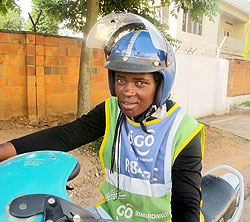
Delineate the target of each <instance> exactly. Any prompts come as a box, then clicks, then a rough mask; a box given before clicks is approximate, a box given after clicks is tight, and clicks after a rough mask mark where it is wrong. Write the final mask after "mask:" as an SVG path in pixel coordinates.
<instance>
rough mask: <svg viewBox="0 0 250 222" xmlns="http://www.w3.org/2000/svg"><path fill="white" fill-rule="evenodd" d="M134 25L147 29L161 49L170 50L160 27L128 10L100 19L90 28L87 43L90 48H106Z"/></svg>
mask: <svg viewBox="0 0 250 222" xmlns="http://www.w3.org/2000/svg"><path fill="white" fill-rule="evenodd" d="M133 27H137V28H138V27H139V28H142V29H147V30H148V32H149V34H150V37H151V39H152V42H153V45H154V47H155V48H157V49H159V50H163V51H164V52H166V53H167V52H168V47H167V44H166V41H165V38H164V36H163V35H162V34H161V32H160V31H159V29H158V28H157V27H156V26H155V25H154V24H152V23H151V22H149V21H148V20H147V19H145V18H143V17H141V16H139V15H135V14H132V13H127V12H118V13H111V14H109V15H107V16H104V17H103V18H102V19H100V20H99V21H98V22H97V23H96V24H95V25H94V26H93V27H92V28H91V30H90V32H89V34H88V36H87V39H86V45H87V47H89V48H97V49H105V48H106V47H107V48H108V51H109V46H110V45H112V44H113V43H114V41H115V39H116V37H117V36H118V35H119V34H120V33H121V32H124V31H126V30H128V29H131V28H133Z"/></svg>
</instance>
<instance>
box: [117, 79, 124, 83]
mask: <svg viewBox="0 0 250 222" xmlns="http://www.w3.org/2000/svg"><path fill="white" fill-rule="evenodd" d="M116 81H117V82H118V83H123V82H124V81H123V80H122V79H117V80H116Z"/></svg>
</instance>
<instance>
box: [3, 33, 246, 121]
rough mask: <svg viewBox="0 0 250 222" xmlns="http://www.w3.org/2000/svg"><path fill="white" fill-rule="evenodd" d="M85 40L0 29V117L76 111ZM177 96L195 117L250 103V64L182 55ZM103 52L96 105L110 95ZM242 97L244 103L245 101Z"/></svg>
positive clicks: (97, 56) (95, 81) (97, 65)
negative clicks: (232, 105) (80, 66)
mask: <svg viewBox="0 0 250 222" xmlns="http://www.w3.org/2000/svg"><path fill="white" fill-rule="evenodd" d="M80 51H81V39H80V38H69V37H60V36H47V35H35V34H34V33H26V32H4V31H0V119H1V120H3V119H10V118H12V117H13V116H24V115H27V116H28V117H29V118H30V119H32V118H42V117H43V116H44V115H46V114H49V115H57V114H58V115H61V114H65V113H73V112H76V107H77V83H78V75H79V63H80ZM176 60H177V74H176V80H175V84H174V87H173V92H172V98H173V99H174V100H176V102H178V103H179V104H180V105H181V106H182V107H183V108H184V109H185V110H186V111H187V112H188V113H190V114H191V115H193V116H194V117H202V116H206V115H211V114H224V113H226V112H227V111H228V110H229V106H230V104H232V103H235V101H236V99H237V98H238V97H239V95H240V97H241V98H243V97H244V98H249V99H250V71H249V70H250V61H241V60H225V59H216V58H214V57H211V56H210V57H209V56H205V55H202V56H197V55H191V54H178V53H177V55H176ZM104 64H105V58H104V53H103V51H100V50H95V51H94V59H93V70H92V71H93V72H92V86H91V87H92V88H91V89H92V95H91V98H92V106H95V105H96V104H98V103H100V102H102V101H104V100H105V99H106V98H108V97H109V96H110V94H109V91H108V79H107V76H108V75H107V70H106V69H105V68H104V67H103V66H104ZM244 98H243V99H244Z"/></svg>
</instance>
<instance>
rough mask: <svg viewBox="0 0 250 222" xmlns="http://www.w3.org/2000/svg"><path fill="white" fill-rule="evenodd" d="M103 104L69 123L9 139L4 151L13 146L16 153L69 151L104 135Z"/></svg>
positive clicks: (9, 149)
mask: <svg viewBox="0 0 250 222" xmlns="http://www.w3.org/2000/svg"><path fill="white" fill-rule="evenodd" d="M104 132H105V106H104V103H101V104H99V105H98V106H96V107H95V108H94V109H93V110H91V111H90V112H89V113H88V114H86V115H83V116H82V117H81V118H77V119H76V120H75V121H73V122H71V123H67V124H64V125H61V126H56V127H52V128H48V129H45V130H41V131H39V132H36V133H32V134H30V135H27V136H24V137H21V138H18V139H14V140H11V141H9V143H10V144H12V146H11V148H8V147H10V146H9V145H8V146H6V149H5V150H6V153H7V154H8V153H9V152H10V154H13V147H14V149H15V151H16V153H17V154H21V153H26V152H31V151H36V150H60V151H69V150H72V149H74V148H77V147H80V146H82V145H84V144H87V143H89V142H92V141H94V140H96V139H97V138H99V137H101V136H102V135H104ZM10 154H8V155H10ZM1 156H2V155H1V154H0V158H1Z"/></svg>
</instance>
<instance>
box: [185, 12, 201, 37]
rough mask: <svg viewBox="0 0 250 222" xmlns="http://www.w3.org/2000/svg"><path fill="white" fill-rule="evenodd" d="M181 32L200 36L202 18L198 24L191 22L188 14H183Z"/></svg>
mask: <svg viewBox="0 0 250 222" xmlns="http://www.w3.org/2000/svg"><path fill="white" fill-rule="evenodd" d="M182 31H183V32H189V33H192V34H196V35H202V18H201V19H200V20H199V22H196V21H192V20H191V17H190V15H189V13H185V12H184V13H183V19H182Z"/></svg>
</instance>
